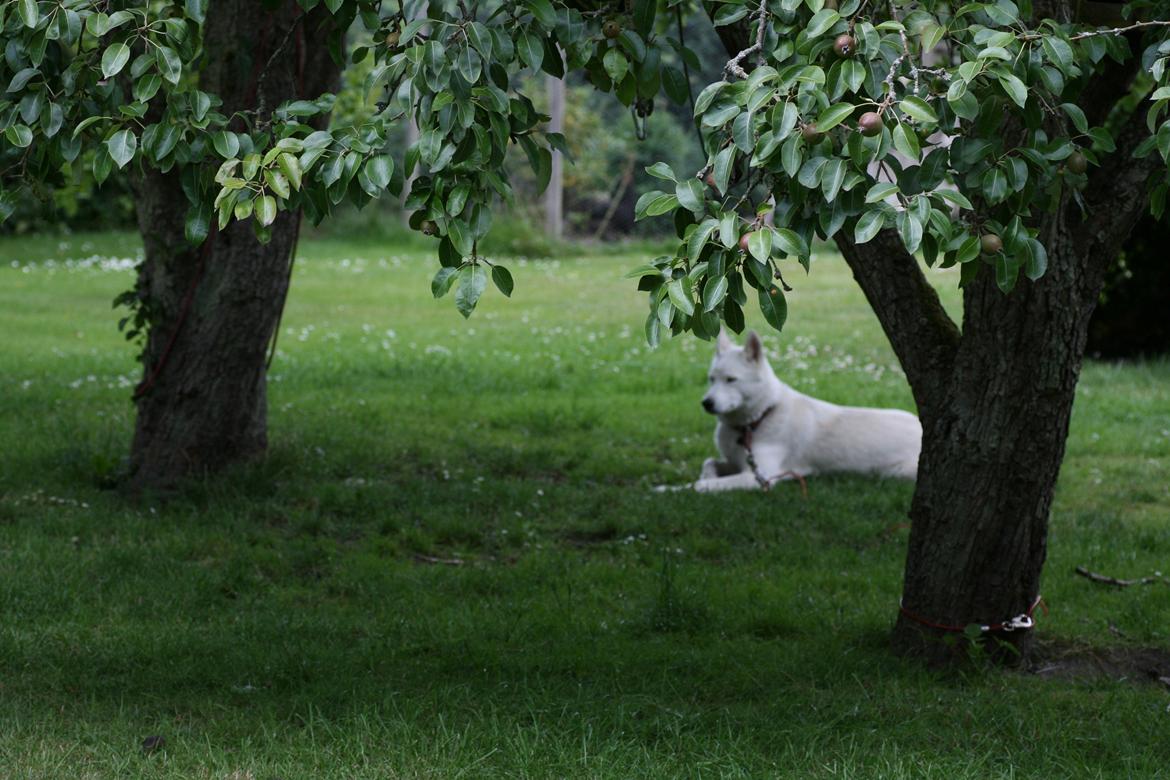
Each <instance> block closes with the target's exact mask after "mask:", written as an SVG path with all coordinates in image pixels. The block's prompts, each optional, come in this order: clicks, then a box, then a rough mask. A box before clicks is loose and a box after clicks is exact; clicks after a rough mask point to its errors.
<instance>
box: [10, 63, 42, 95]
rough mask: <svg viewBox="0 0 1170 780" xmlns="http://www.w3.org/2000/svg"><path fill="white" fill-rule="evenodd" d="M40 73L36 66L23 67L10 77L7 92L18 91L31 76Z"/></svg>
mask: <svg viewBox="0 0 1170 780" xmlns="http://www.w3.org/2000/svg"><path fill="white" fill-rule="evenodd" d="M38 75H40V71H39V70H37V69H36V68H25V69H23V70H20V71H17V73H16V75H15V76H13V77H12V81H10V82H8V90H7V91H8V92H18V91H20V90H22V89H24V85H25V84H27V83H28V82H29V81H30V80H31V79H32V77H33V76H38Z"/></svg>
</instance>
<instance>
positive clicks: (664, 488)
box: [654, 485, 690, 493]
mask: <svg viewBox="0 0 1170 780" xmlns="http://www.w3.org/2000/svg"><path fill="white" fill-rule="evenodd" d="M689 487H690V485H655V486H654V492H655V493H677V492H678V491H680V490H686V489H687V488H689Z"/></svg>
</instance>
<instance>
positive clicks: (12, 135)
mask: <svg viewBox="0 0 1170 780" xmlns="http://www.w3.org/2000/svg"><path fill="white" fill-rule="evenodd" d="M4 137H5V138H7V139H8V143H10V144H12V145H13V146H15V147H18V148H20V149H25V148H27V147H28V146H29V144H31V143H32V139H33V134H32V130H31V129H29V127H28V125H12V126H11V127H9V128H8V129H7V130H5V131H4Z"/></svg>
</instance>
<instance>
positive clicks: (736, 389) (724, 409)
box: [703, 331, 773, 414]
mask: <svg viewBox="0 0 1170 780" xmlns="http://www.w3.org/2000/svg"><path fill="white" fill-rule="evenodd" d="M772 376H773V374H772V369H771V367H770V366H769V365H768V359H767V358H766V357H764V348H763V346H762V345H761V344H760V337H759V336H757V335H756V333H755V331H749V332H748V335H747V339H745V340H744V343H743V346H742V347H737V346H735V344H734V342H732V340H731V339H730V338H728V337H727V334H726V333H725V332H724V331H720V332H719V339H718V341H717V342H716V344H715V359H714V360H712V361H711V370H710V371H709V372H708V373H707V394H706V395H704V396H703V409H705V410H706V411H707V412H708V413H710V414H735V413H736V412H739V411H741V410H744V409H747V410H748V411H751V410H750V407H751V406H752V405H753V402H754V401H755V400H756V399H759V398H761V397H763V396H765V395H766V394H767V384H768V382H769V380H770V379H771V377H772Z"/></svg>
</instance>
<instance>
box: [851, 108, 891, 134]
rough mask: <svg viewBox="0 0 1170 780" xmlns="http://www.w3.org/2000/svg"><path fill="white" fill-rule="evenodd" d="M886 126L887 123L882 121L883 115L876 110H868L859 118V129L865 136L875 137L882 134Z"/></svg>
mask: <svg viewBox="0 0 1170 780" xmlns="http://www.w3.org/2000/svg"><path fill="white" fill-rule="evenodd" d="M884 127H885V123H884V122H882V115H881V114H879V113H877V112H876V111H867V112H866V113H864V114H862V115H861V118H860V119H858V120H857V129H858V130H860V131H861V134H862V135H864V136H868V137H873V136H875V135H881V134H882V129H883V128H884Z"/></svg>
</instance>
